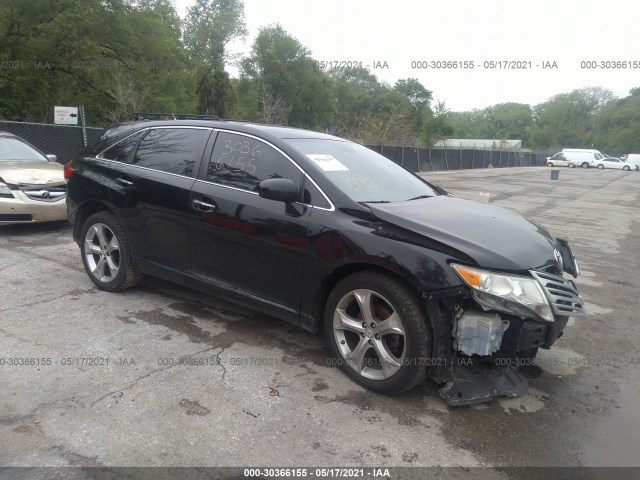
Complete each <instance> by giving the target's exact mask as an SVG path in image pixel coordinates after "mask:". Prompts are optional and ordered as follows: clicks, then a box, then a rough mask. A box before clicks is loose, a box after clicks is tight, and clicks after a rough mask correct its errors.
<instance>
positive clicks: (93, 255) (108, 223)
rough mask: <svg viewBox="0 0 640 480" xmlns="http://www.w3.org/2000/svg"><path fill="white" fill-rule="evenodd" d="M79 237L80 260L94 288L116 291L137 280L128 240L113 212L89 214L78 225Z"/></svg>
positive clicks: (134, 283)
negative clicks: (81, 223) (80, 228)
mask: <svg viewBox="0 0 640 480" xmlns="http://www.w3.org/2000/svg"><path fill="white" fill-rule="evenodd" d="M80 239H81V242H82V243H81V244H80V251H81V253H82V263H83V264H84V268H85V270H86V272H87V274H88V275H89V278H90V279H91V281H92V282H93V283H95V284H96V286H97V287H98V288H100V289H102V290H107V291H110V292H117V291H120V290H126V289H127V288H130V287H133V286H135V285H136V284H137V283H138V282H139V281H140V278H141V277H140V274H139V273H138V271H137V270H136V268H135V265H134V264H133V256H132V254H131V247H130V245H129V241H128V239H127V236H126V234H125V233H124V230H123V228H122V226H121V225H120V222H118V219H117V218H116V216H115V215H113V214H112V213H110V212H98V213H94V214H93V215H91V216H90V217H89V218H87V220H86V221H85V223H84V226H83V227H82V233H81V236H80Z"/></svg>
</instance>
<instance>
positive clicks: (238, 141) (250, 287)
mask: <svg viewBox="0 0 640 480" xmlns="http://www.w3.org/2000/svg"><path fill="white" fill-rule="evenodd" d="M267 178H289V179H291V180H293V181H294V182H295V183H296V185H298V186H299V189H300V190H301V186H302V180H303V173H302V171H301V170H300V169H299V168H298V166H297V165H296V164H294V163H293V162H292V161H291V160H290V159H289V158H288V157H287V156H285V155H284V154H283V153H281V152H280V151H279V150H278V149H276V148H275V147H273V146H271V145H269V144H267V143H265V142H264V141H261V140H259V139H257V138H255V137H253V136H249V135H244V134H240V133H231V132H224V131H221V132H219V133H218V137H217V139H216V143H215V145H214V148H213V152H212V154H211V158H210V159H209V163H208V164H207V165H206V167H203V168H202V169H201V175H200V177H199V179H198V180H197V181H196V182H195V184H194V186H193V189H192V191H191V205H190V207H191V208H190V221H189V237H190V248H191V263H192V271H193V273H194V274H195V275H196V276H197V277H200V278H201V279H203V280H205V281H207V282H210V283H214V284H216V285H217V286H219V287H222V288H223V289H226V290H230V291H233V292H236V293H241V294H248V295H250V296H252V297H254V298H255V299H257V300H259V301H262V302H264V303H267V304H271V305H273V306H274V307H276V308H278V309H280V310H282V312H281V313H285V314H286V313H287V312H288V313H289V314H290V315H291V316H292V317H295V318H297V315H298V313H299V310H300V302H301V297H302V287H303V280H304V278H303V273H304V265H305V263H306V262H307V261H308V249H307V224H308V220H309V215H310V213H311V208H310V207H308V206H306V205H303V204H301V203H298V202H296V203H290V204H285V203H284V202H278V201H274V200H267V199H264V198H261V197H260V196H259V195H258V193H257V191H256V189H257V186H258V184H259V183H260V182H261V181H262V180H265V179H267Z"/></svg>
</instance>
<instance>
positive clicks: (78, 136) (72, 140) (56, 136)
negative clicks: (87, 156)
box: [0, 120, 103, 163]
mask: <svg viewBox="0 0 640 480" xmlns="http://www.w3.org/2000/svg"><path fill="white" fill-rule="evenodd" d="M0 131H4V132H9V133H13V134H15V135H18V136H19V137H20V138H24V139H25V140H26V141H27V142H29V143H30V144H32V145H33V146H34V147H36V148H37V149H38V150H40V151H41V152H42V153H44V154H46V155H48V154H53V155H56V156H57V157H58V160H57V162H58V163H64V162H66V161H67V160H69V158H70V157H71V156H72V155H73V154H74V153H76V152H78V151H79V150H81V149H82V148H83V147H84V146H85V143H84V135H83V132H82V127H79V126H75V125H49V124H45V123H23V122H7V121H4V120H0ZM85 131H86V134H87V144H91V143H92V142H95V141H97V140H98V139H99V138H100V135H102V131H103V130H102V129H101V128H86V129H85Z"/></svg>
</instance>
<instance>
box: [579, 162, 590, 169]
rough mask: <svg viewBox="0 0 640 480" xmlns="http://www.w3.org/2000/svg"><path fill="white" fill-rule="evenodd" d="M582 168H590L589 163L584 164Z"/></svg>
mask: <svg viewBox="0 0 640 480" xmlns="http://www.w3.org/2000/svg"><path fill="white" fill-rule="evenodd" d="M581 167H582V168H589V164H588V163H587V162H583V163H582V165H581Z"/></svg>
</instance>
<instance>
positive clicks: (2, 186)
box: [0, 182, 13, 198]
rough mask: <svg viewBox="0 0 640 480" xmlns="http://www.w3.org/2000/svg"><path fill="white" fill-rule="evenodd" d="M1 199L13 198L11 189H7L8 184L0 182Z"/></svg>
mask: <svg viewBox="0 0 640 480" xmlns="http://www.w3.org/2000/svg"><path fill="white" fill-rule="evenodd" d="M0 197H6V198H13V194H12V193H11V189H10V188H9V187H7V184H6V183H2V182H0Z"/></svg>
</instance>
